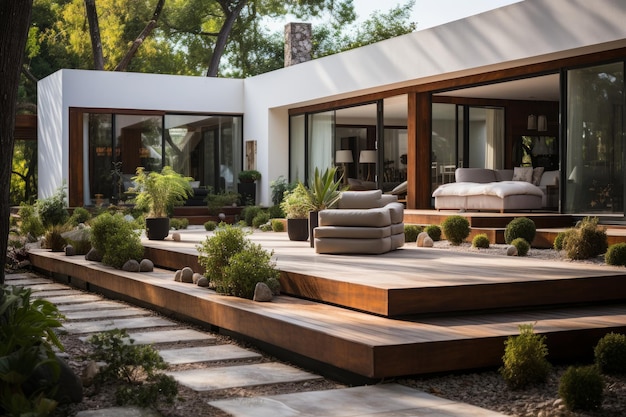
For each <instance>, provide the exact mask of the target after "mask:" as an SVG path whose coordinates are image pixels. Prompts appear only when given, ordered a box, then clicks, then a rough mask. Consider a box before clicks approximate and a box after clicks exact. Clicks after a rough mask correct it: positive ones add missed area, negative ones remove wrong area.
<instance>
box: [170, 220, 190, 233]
mask: <svg viewBox="0 0 626 417" xmlns="http://www.w3.org/2000/svg"><path fill="white" fill-rule="evenodd" d="M187 227H189V219H186V218H182V219H179V218H173V219H170V228H172V229H175V230H181V229H186V228H187Z"/></svg>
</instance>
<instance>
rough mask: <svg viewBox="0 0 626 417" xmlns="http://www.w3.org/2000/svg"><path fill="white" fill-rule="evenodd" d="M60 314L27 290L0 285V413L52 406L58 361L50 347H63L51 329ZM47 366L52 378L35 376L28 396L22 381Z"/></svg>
mask: <svg viewBox="0 0 626 417" xmlns="http://www.w3.org/2000/svg"><path fill="white" fill-rule="evenodd" d="M62 318H63V316H62V315H61V314H60V313H59V310H58V309H57V307H56V306H55V305H54V304H52V303H50V302H49V301H46V300H42V299H35V300H31V290H30V289H27V288H21V287H13V286H4V287H0V340H2V343H0V364H1V365H2V366H0V381H1V382H0V387H1V389H0V415H7V416H38V415H48V414H49V413H51V412H52V410H54V408H55V407H56V404H57V403H56V401H55V400H53V398H54V393H55V391H56V390H57V388H58V384H57V379H58V376H59V363H58V361H57V360H56V357H55V354H54V349H55V348H56V349H60V350H63V345H62V344H61V342H60V341H59V339H58V337H57V335H56V333H55V332H54V329H55V328H59V327H61V319H62ZM41 367H48V368H49V369H50V370H51V371H52V372H51V375H52V377H53V380H43V379H40V378H36V379H37V381H36V384H37V387H38V390H37V392H35V393H34V394H33V395H30V396H29V395H28V394H27V393H26V392H25V391H24V385H23V384H24V383H26V382H29V383H30V382H33V380H32V379H33V378H34V377H35V372H36V371H37V369H39V368H41Z"/></svg>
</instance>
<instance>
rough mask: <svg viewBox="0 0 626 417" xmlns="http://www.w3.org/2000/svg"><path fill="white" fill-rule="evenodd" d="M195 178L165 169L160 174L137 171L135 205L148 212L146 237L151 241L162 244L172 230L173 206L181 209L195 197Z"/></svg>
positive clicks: (135, 177)
mask: <svg viewBox="0 0 626 417" xmlns="http://www.w3.org/2000/svg"><path fill="white" fill-rule="evenodd" d="M192 180H193V178H191V177H185V176H183V175H182V174H179V173H178V172H176V171H174V170H173V169H172V168H171V167H169V166H165V167H163V169H162V170H161V172H158V171H152V172H146V170H145V169H144V168H143V167H138V168H137V175H136V176H134V177H133V181H134V182H135V184H136V186H135V187H134V191H135V192H137V196H136V197H135V204H136V206H137V208H139V209H142V210H147V211H148V216H147V217H146V235H147V236H148V239H150V240H163V239H165V238H166V237H167V235H168V234H169V230H170V219H169V214H170V212H171V211H172V209H173V208H174V206H180V205H182V204H184V203H185V200H187V198H188V197H189V196H191V195H192V194H193V189H192V188H191V184H190V183H189V182H190V181H192Z"/></svg>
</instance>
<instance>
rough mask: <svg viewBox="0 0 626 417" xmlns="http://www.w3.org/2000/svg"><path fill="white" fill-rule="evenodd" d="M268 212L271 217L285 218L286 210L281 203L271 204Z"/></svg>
mask: <svg viewBox="0 0 626 417" xmlns="http://www.w3.org/2000/svg"><path fill="white" fill-rule="evenodd" d="M267 212H268V214H269V215H270V219H284V218H285V212H284V211H283V209H282V208H281V207H280V204H278V205H273V206H270V207H269V208H268V209H267Z"/></svg>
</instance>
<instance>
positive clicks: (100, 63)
mask: <svg viewBox="0 0 626 417" xmlns="http://www.w3.org/2000/svg"><path fill="white" fill-rule="evenodd" d="M85 11H86V12H87V20H88V21H89V36H90V37H91V50H92V51H93V67H94V69H97V70H100V71H102V70H104V56H103V55H102V40H101V39H100V24H99V23H98V12H97V10H96V0H85Z"/></svg>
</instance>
